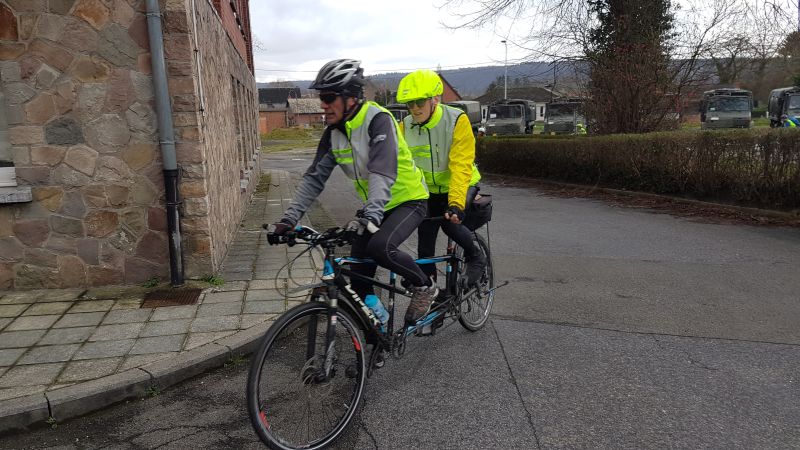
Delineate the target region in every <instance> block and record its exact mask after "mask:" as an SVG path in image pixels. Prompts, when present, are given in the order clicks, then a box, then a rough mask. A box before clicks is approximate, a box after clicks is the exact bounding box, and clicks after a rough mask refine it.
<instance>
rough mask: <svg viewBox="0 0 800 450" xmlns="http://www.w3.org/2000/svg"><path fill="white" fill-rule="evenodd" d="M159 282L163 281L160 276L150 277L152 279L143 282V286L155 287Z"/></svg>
mask: <svg viewBox="0 0 800 450" xmlns="http://www.w3.org/2000/svg"><path fill="white" fill-rule="evenodd" d="M159 283H161V280H160V279H159V278H158V277H150V279H148V280H147V281H145V282H144V283H142V287H146V288H148V289H149V288H154V287H156V286H158V285H159Z"/></svg>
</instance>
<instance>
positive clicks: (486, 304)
mask: <svg viewBox="0 0 800 450" xmlns="http://www.w3.org/2000/svg"><path fill="white" fill-rule="evenodd" d="M474 236H475V241H476V245H478V248H479V249H480V250H481V252H483V255H484V257H486V271H485V273H484V276H483V278H482V279H481V290H483V291H486V290H490V292H489V293H488V294H486V295H479V294H478V293H474V294H472V295H471V296H469V297H468V298H463V299H461V303H459V305H458V307H459V314H458V322H459V323H460V324H461V326H463V327H464V328H466V329H467V330H469V331H478V330H480V329H481V328H483V326H484V325H486V321H487V320H488V319H489V314H490V313H491V311H492V305H493V304H494V291H491V289H492V288H494V267H493V266H492V255H491V254H490V252H489V246H488V245H487V244H486V241H485V240H484V239H483V237H482V236H480V235H478V234H475V235H474ZM459 250H460V251H461V252H463V251H464V250H463V249H459ZM462 254H463V253H462ZM459 275H460V278H462V279H463V278H465V277H466V264H462V265H461V267H460V270H459ZM459 283H460V281H459Z"/></svg>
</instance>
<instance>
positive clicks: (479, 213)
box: [464, 194, 492, 231]
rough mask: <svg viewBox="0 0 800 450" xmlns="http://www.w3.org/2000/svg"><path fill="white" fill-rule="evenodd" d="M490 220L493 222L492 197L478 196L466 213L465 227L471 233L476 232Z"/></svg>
mask: <svg viewBox="0 0 800 450" xmlns="http://www.w3.org/2000/svg"><path fill="white" fill-rule="evenodd" d="M490 220H492V196H491V195H481V194H478V195H477V196H476V197H475V200H473V201H472V204H471V205H470V206H469V208H467V211H466V212H465V217H464V226H465V227H467V228H469V229H470V231H475V230H477V229H478V228H480V227H482V226H484V225H486V224H487V223H488V222H489V221H490Z"/></svg>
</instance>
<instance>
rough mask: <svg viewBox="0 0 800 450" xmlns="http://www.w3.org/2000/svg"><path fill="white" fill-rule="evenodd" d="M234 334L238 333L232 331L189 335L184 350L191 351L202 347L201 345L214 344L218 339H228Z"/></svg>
mask: <svg viewBox="0 0 800 450" xmlns="http://www.w3.org/2000/svg"><path fill="white" fill-rule="evenodd" d="M233 333H236V331H234V330H230V331H210V332H205V333H189V336H188V338H187V339H186V344H185V345H184V349H185V350H191V349H193V348H196V347H200V346H201V345H206V344H208V343H211V342H214V341H216V340H218V339H222V338H224V337H228V336H230V335H232V334H233Z"/></svg>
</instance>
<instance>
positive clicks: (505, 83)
mask: <svg viewBox="0 0 800 450" xmlns="http://www.w3.org/2000/svg"><path fill="white" fill-rule="evenodd" d="M798 1H799V2H800V0H798ZM500 42H501V43H502V44H503V45H505V47H506V59H505V62H504V63H503V71H504V74H503V100H506V99H508V42H507V41H506V40H505V39H503V40H502V41H500Z"/></svg>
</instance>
